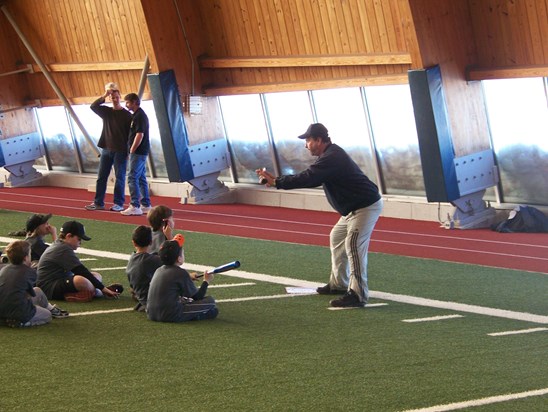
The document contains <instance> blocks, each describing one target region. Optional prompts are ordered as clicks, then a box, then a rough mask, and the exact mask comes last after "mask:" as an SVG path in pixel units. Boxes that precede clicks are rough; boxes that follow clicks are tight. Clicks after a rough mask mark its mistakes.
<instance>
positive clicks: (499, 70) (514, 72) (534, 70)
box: [466, 65, 548, 81]
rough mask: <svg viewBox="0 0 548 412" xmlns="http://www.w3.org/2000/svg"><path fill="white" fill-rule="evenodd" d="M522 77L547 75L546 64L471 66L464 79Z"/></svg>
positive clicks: (547, 68)
mask: <svg viewBox="0 0 548 412" xmlns="http://www.w3.org/2000/svg"><path fill="white" fill-rule="evenodd" d="M523 77H548V65H528V66H506V67H489V68H487V67H484V68H471V69H468V70H467V71H466V80H468V81H478V80H494V79H516V78H523Z"/></svg>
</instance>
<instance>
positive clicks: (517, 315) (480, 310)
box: [369, 291, 548, 325]
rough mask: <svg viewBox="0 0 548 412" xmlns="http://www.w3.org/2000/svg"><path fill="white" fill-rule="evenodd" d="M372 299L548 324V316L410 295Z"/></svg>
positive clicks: (375, 294)
mask: <svg viewBox="0 0 548 412" xmlns="http://www.w3.org/2000/svg"><path fill="white" fill-rule="evenodd" d="M369 295H370V296H371V297H373V298H376V299H381V300H390V301H393V302H399V303H407V304H410V305H417V306H426V307H429V308H438V309H448V310H453V311H456V312H465V313H474V314H476V315H485V316H492V317H496V318H505V319H514V320H522V321H525V322H533V323H540V324H544V325H546V324H548V316H544V315H535V314H533V313H527V312H515V311H512V310H504V309H495V308H489V307H485V306H477V305H468V304H465V303H458V302H446V301H442V300H435V299H426V298H418V297H415V296H408V295H397V294H394V293H387V292H374V291H371V292H370V294H369Z"/></svg>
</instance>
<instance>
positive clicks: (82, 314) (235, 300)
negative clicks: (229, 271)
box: [69, 293, 309, 316]
mask: <svg viewBox="0 0 548 412" xmlns="http://www.w3.org/2000/svg"><path fill="white" fill-rule="evenodd" d="M296 296H309V295H288V294H286V293H284V294H283V295H268V296H249V297H246V298H234V299H219V300H216V301H215V302H216V303H230V302H248V301H251V300H267V299H280V298H293V297H296ZM132 310H133V308H121V309H107V310H94V311H89V312H76V313H71V314H70V315H69V316H88V315H103V314H107V313H118V312H129V311H132Z"/></svg>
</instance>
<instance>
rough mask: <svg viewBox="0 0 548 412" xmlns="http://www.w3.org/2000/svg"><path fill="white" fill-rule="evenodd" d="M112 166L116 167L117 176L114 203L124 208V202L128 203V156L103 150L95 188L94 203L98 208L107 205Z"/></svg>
mask: <svg viewBox="0 0 548 412" xmlns="http://www.w3.org/2000/svg"><path fill="white" fill-rule="evenodd" d="M112 166H114V174H115V176H116V180H115V183H114V203H115V204H117V205H118V206H124V202H125V201H126V193H125V191H126V167H127V154H126V153H122V152H111V151H110V150H107V149H102V151H101V158H100V160H99V171H98V173H97V184H96V186H95V199H94V200H93V203H95V204H96V205H98V206H104V205H105V193H106V191H107V181H108V176H109V175H110V169H112Z"/></svg>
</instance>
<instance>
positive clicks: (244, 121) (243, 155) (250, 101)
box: [219, 94, 273, 183]
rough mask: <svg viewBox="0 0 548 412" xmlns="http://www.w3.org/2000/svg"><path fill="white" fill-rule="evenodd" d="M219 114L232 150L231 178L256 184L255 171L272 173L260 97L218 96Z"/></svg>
mask: <svg viewBox="0 0 548 412" xmlns="http://www.w3.org/2000/svg"><path fill="white" fill-rule="evenodd" d="M219 101H220V104H221V111H222V115H223V120H224V123H225V129H226V134H227V137H228V141H229V142H230V146H231V149H232V155H233V162H234V167H235V168H236V170H234V171H233V172H234V178H235V179H236V181H237V182H239V183H256V182H257V175H256V174H255V170H256V169H259V168H261V167H266V168H268V169H269V170H273V167H272V165H273V164H272V156H271V153H270V149H269V145H268V135H267V131H266V123H265V119H264V115H263V109H262V104H261V99H260V97H259V95H257V94H253V95H241V96H221V97H219Z"/></svg>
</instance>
